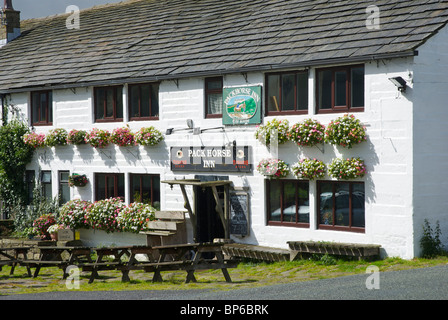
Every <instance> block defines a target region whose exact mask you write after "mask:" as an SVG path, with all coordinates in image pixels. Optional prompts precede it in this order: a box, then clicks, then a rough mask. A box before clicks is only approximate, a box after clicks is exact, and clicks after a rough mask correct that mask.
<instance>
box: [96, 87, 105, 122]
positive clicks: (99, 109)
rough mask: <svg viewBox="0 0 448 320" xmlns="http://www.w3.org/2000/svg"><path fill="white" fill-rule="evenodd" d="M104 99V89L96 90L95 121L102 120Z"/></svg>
mask: <svg viewBox="0 0 448 320" xmlns="http://www.w3.org/2000/svg"><path fill="white" fill-rule="evenodd" d="M105 99H106V91H105V90H104V88H98V89H96V101H95V108H96V118H97V119H104V100H105Z"/></svg>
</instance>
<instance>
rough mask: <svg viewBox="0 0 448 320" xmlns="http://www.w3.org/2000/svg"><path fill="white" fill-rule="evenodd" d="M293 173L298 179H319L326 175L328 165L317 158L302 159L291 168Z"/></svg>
mask: <svg viewBox="0 0 448 320" xmlns="http://www.w3.org/2000/svg"><path fill="white" fill-rule="evenodd" d="M291 171H292V173H293V174H294V176H295V177H296V178H297V179H309V180H314V179H319V178H323V177H324V176H325V171H326V166H325V164H324V163H323V162H322V161H320V160H317V159H308V158H306V159H301V160H300V161H299V162H297V163H295V164H294V165H293V166H292V168H291Z"/></svg>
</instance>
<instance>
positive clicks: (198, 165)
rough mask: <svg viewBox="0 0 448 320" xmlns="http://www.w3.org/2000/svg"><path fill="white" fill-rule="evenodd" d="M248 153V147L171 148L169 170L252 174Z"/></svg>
mask: <svg viewBox="0 0 448 320" xmlns="http://www.w3.org/2000/svg"><path fill="white" fill-rule="evenodd" d="M249 151H250V147H249V146H238V147H237V146H235V147H234V146H229V147H224V146H219V147H204V146H202V147H171V155H170V159H171V170H172V171H200V172H215V171H216V172H218V171H224V172H252V164H251V161H250V152H249Z"/></svg>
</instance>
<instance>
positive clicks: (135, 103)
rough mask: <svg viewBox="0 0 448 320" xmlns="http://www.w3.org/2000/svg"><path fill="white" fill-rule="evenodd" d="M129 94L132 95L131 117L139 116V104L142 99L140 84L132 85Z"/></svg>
mask: <svg viewBox="0 0 448 320" xmlns="http://www.w3.org/2000/svg"><path fill="white" fill-rule="evenodd" d="M129 94H130V95H131V97H130V99H129V100H130V103H131V106H130V109H131V114H130V117H131V118H137V117H139V116H140V106H139V101H140V90H139V87H138V86H131V87H130V91H129Z"/></svg>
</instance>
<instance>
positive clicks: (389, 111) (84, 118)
mask: <svg viewBox="0 0 448 320" xmlns="http://www.w3.org/2000/svg"><path fill="white" fill-rule="evenodd" d="M412 62H413V61H412V59H411V58H409V59H396V60H387V61H378V62H369V63H367V64H366V69H365V70H366V78H365V85H366V94H365V98H366V107H365V112H362V113H356V116H357V117H358V118H359V119H360V120H361V121H362V122H363V123H364V124H366V125H367V132H368V137H369V139H368V142H366V143H364V144H362V145H360V146H356V147H354V148H353V149H351V150H345V149H343V148H339V147H333V146H330V145H325V147H324V150H323V151H324V152H322V151H320V150H319V149H318V148H316V147H314V148H301V149H299V148H298V147H297V146H295V145H294V144H292V143H287V144H286V145H282V146H280V148H279V157H280V158H281V159H283V160H285V161H286V162H287V163H289V164H291V165H292V164H293V163H294V162H296V161H297V160H298V158H300V157H301V156H308V157H317V158H319V159H321V160H323V161H324V162H325V163H327V164H328V163H330V161H331V160H332V159H333V158H334V157H337V156H344V157H351V156H360V157H362V158H363V159H364V160H365V162H366V164H367V167H368V175H367V176H366V177H365V178H363V181H365V189H366V231H365V234H357V233H351V232H341V231H328V230H319V229H318V228H317V226H316V205H317V204H316V196H317V195H316V183H315V182H310V210H311V212H310V219H311V221H310V222H311V226H310V228H308V229H303V228H292V227H278V226H275V227H274V226H267V225H266V224H267V221H266V214H265V211H266V208H265V194H264V178H263V177H262V176H261V175H260V174H258V172H256V170H254V172H253V173H252V174H248V175H233V174H230V179H231V180H232V181H233V183H234V186H235V187H249V188H250V191H249V192H250V203H251V212H250V214H251V216H250V221H251V230H250V235H249V236H247V237H245V238H241V237H235V238H234V239H235V240H236V241H238V242H244V243H250V244H259V245H263V246H272V247H287V244H286V242H287V241H292V240H297V241H300V240H304V241H305V240H315V241H337V242H352V243H374V244H381V245H382V246H383V248H385V252H384V253H385V254H387V255H389V256H401V257H404V258H411V257H413V255H414V249H415V248H414V237H413V230H414V229H413V223H412V217H413V199H412V191H413V176H412V175H413V173H414V172H413V161H414V158H413V156H412V155H413V142H412V137H413V136H412V129H413V125H414V123H413V113H412V112H413V104H412V102H411V99H412V90H409V92H408V93H407V94H405V95H402V94H400V93H398V91H397V89H396V87H395V86H394V85H393V84H392V83H391V82H390V81H388V78H389V77H391V76H395V75H401V76H402V77H404V78H406V79H407V78H408V74H409V72H411V73H412V71H413V70H410V68H411V67H412ZM263 83H264V74H262V73H261V72H260V73H258V72H254V73H249V74H248V75H247V80H246V78H245V77H244V76H243V75H241V74H235V75H226V76H224V86H226V87H232V86H245V85H247V86H251V85H263ZM309 83H310V86H309V87H310V88H309V91H310V92H309V96H310V97H314V96H315V94H314V69H311V70H310V79H309ZM203 89H204V81H203V79H202V78H191V79H182V80H179V81H178V82H177V83H176V82H174V81H163V82H162V83H161V85H160V94H159V98H160V110H161V114H160V120H159V121H147V122H136V121H132V122H128V123H127V124H129V125H130V127H131V128H132V129H134V130H137V129H139V128H140V127H143V126H148V125H154V126H156V127H158V128H159V129H160V130H161V131H162V132H165V130H166V129H167V128H171V127H174V128H185V127H186V119H192V120H193V121H194V123H195V126H198V127H201V128H210V127H216V126H221V121H222V120H221V119H204V97H203V96H204V93H203ZM92 92H93V90H92V88H77V89H76V90H74V91H72V90H56V91H54V93H53V99H54V108H55V112H54V126H53V127H37V128H36V131H38V132H41V131H45V132H46V131H48V130H50V129H52V128H54V127H63V128H66V129H67V130H70V129H73V128H76V129H86V130H88V129H90V128H93V127H98V128H105V129H110V130H111V129H113V128H117V127H120V126H124V125H125V124H126V123H107V124H95V123H93V105H92V94H93V93H92ZM123 95H124V102H126V101H127V99H125V98H126V90H124V94H123ZM12 98H13V99H12V100H13V103H14V104H16V105H17V106H18V107H19V108H20V109H21V110H22V111H23V113H24V114H25V116H26V115H27V114H28V95H27V94H14V95H13V97H12ZM314 104H315V103H314V100H313V99H311V100H310V104H309V115H305V116H288V117H287V118H288V120H289V121H290V123H291V125H292V124H294V123H295V122H298V121H301V120H304V119H306V118H314V119H317V120H319V121H321V122H322V123H323V124H325V125H326V124H328V123H329V122H330V121H331V120H332V119H335V118H336V117H338V116H341V115H342V114H331V115H316V114H314V113H315V112H314ZM125 110H126V103H125ZM271 119H272V117H267V118H265V119H264V122H265V123H266V122H267V121H269V120H271ZM254 131H255V127H254V126H250V127H242V126H236V127H228V128H226V132H225V133H222V132H220V131H219V130H216V131H207V132H205V133H203V134H201V135H200V136H193V135H192V134H191V133H188V132H187V131H183V132H179V133H175V134H173V135H170V136H166V140H165V141H164V143H162V144H161V145H159V146H157V147H155V148H150V147H133V148H129V149H127V148H120V147H116V146H112V145H111V146H109V147H108V148H106V149H105V150H103V151H102V152H99V151H98V150H95V149H93V148H91V147H90V146H80V147H74V146H66V147H56V148H46V149H42V150H39V151H38V152H37V153H36V155H35V157H34V160H33V163H32V164H30V165H29V169H38V168H41V169H42V170H50V169H51V170H53V181H54V182H56V181H57V170H70V171H71V172H76V173H85V174H87V176H88V177H89V179H90V181H91V182H92V183H90V184H89V185H88V186H87V187H86V188H78V189H72V198H76V197H81V198H83V199H90V200H91V199H92V198H93V188H92V186H93V176H94V173H95V172H120V173H125V174H126V185H127V188H128V185H129V183H128V179H129V177H128V174H129V173H157V174H160V176H161V180H165V179H166V180H169V179H174V178H177V179H180V178H183V177H185V178H192V177H194V174H192V173H187V172H186V173H173V172H171V170H170V168H169V150H170V149H169V148H170V147H171V146H183V145H195V146H200V145H224V144H229V143H231V142H232V141H233V140H236V141H237V144H238V145H251V146H252V147H253V157H254V167H256V165H257V164H258V162H259V161H260V160H261V159H262V158H265V157H268V156H269V151H268V149H267V148H266V147H265V146H264V145H262V144H260V143H259V142H258V141H256V140H255V138H254ZM223 175H228V174H223ZM291 178H292V176H291ZM53 186H54V187H53V191H54V194H57V183H54V184H53ZM189 192H190V195H191V190H190V191H189ZM127 194H128V190H126V195H127ZM161 204H162V209H166V210H179V209H183V204H184V200H183V198H182V195H181V193H180V189H179V187H176V186H175V187H174V188H173V190H171V189H170V187H169V186H168V185H164V184H163V185H162V190H161Z"/></svg>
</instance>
